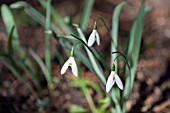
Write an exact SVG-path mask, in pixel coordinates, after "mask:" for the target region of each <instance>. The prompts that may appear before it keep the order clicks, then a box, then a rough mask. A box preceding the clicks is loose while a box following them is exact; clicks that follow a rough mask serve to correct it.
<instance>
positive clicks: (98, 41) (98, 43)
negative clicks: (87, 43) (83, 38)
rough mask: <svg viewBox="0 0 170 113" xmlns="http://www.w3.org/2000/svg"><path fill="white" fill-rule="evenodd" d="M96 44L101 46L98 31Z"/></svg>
mask: <svg viewBox="0 0 170 113" xmlns="http://www.w3.org/2000/svg"><path fill="white" fill-rule="evenodd" d="M96 42H97V45H98V46H99V45H100V36H99V34H98V32H97V31H96Z"/></svg>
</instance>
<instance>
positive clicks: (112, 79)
mask: <svg viewBox="0 0 170 113" xmlns="http://www.w3.org/2000/svg"><path fill="white" fill-rule="evenodd" d="M115 82H116V84H117V86H118V87H119V88H120V89H121V90H123V83H122V81H121V79H120V78H119V76H118V75H117V74H116V72H115V65H114V64H113V65H112V70H111V73H110V75H109V77H108V79H107V83H106V92H107V93H108V92H109V91H110V90H111V88H112V87H113V85H114V84H115Z"/></svg>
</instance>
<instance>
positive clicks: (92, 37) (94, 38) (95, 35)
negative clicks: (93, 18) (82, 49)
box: [88, 22, 100, 46]
mask: <svg viewBox="0 0 170 113" xmlns="http://www.w3.org/2000/svg"><path fill="white" fill-rule="evenodd" d="M95 41H96V42H97V45H98V46H99V45H100V36H99V34H98V32H97V25H96V22H95V23H94V26H93V31H92V33H91V34H90V36H89V39H88V46H92V45H93V44H94V42H95Z"/></svg>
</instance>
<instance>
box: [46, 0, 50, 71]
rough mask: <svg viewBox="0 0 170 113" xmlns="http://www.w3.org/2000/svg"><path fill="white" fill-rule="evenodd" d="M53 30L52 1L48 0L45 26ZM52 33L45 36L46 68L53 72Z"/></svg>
mask: <svg viewBox="0 0 170 113" xmlns="http://www.w3.org/2000/svg"><path fill="white" fill-rule="evenodd" d="M50 28H51V0H47V5H46V24H45V30H46V31H50ZM50 37H51V33H46V34H45V46H46V47H45V63H46V66H47V68H48V70H49V72H51V52H50V45H51V38H50Z"/></svg>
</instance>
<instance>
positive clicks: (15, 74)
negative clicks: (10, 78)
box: [0, 57, 24, 84]
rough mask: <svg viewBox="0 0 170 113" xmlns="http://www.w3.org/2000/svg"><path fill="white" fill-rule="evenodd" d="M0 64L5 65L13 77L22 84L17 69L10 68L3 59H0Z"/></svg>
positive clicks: (22, 81)
mask: <svg viewBox="0 0 170 113" xmlns="http://www.w3.org/2000/svg"><path fill="white" fill-rule="evenodd" d="M0 62H1V63H2V64H3V65H5V66H6V67H7V68H8V69H9V70H10V71H11V72H12V73H13V75H14V76H15V77H16V79H17V80H18V81H19V82H21V83H23V84H24V80H23V79H22V77H21V75H20V74H19V72H18V71H17V69H16V68H15V67H14V66H12V65H11V64H10V63H8V62H7V61H6V60H5V59H4V58H2V57H0Z"/></svg>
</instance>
